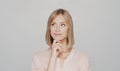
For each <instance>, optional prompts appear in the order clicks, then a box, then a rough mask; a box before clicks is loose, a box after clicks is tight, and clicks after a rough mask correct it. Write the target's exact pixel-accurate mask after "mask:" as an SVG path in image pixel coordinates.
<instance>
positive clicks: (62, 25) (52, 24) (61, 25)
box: [51, 23, 65, 26]
mask: <svg viewBox="0 0 120 71" xmlns="http://www.w3.org/2000/svg"><path fill="white" fill-rule="evenodd" d="M54 25H55V23H52V24H51V26H54ZM61 26H65V24H61Z"/></svg>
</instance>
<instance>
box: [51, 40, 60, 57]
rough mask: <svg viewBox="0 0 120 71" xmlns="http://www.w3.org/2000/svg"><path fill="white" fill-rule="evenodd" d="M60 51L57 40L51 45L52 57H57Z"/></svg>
mask: <svg viewBox="0 0 120 71" xmlns="http://www.w3.org/2000/svg"><path fill="white" fill-rule="evenodd" d="M61 51H62V44H61V43H60V41H59V40H54V41H53V44H52V56H53V57H58V56H59V54H60V52H61Z"/></svg>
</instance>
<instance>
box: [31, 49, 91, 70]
mask: <svg viewBox="0 0 120 71" xmlns="http://www.w3.org/2000/svg"><path fill="white" fill-rule="evenodd" d="M50 52H51V49H45V50H43V51H38V52H36V53H35V54H34V57H33V62H32V71H47V66H48V63H49V59H50ZM60 63H61V62H60V59H59V58H57V60H56V67H55V71H90V68H89V59H88V57H87V56H86V55H85V54H83V53H81V52H80V51H79V50H77V49H74V48H73V49H72V51H71V53H70V55H69V56H68V57H67V58H66V59H65V60H64V63H63V65H62V67H61V64H60Z"/></svg>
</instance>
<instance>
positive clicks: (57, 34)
mask: <svg viewBox="0 0 120 71" xmlns="http://www.w3.org/2000/svg"><path fill="white" fill-rule="evenodd" d="M54 35H55V36H60V35H62V34H60V33H54Z"/></svg>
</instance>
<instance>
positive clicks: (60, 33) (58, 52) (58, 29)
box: [47, 14, 71, 71]
mask: <svg viewBox="0 0 120 71" xmlns="http://www.w3.org/2000/svg"><path fill="white" fill-rule="evenodd" d="M68 28H69V27H68V24H67V23H66V21H65V19H64V16H63V15H61V14H60V15H58V16H56V18H55V19H54V20H53V21H52V23H51V26H50V33H51V36H52V37H53V39H54V41H53V44H52V46H51V50H52V52H51V57H50V60H49V64H48V68H47V71H55V64H56V59H57V58H59V59H60V61H61V67H62V64H63V63H64V60H65V59H66V58H67V56H68V55H69V54H70V51H71V50H68V49H67V42H66V38H67V31H68Z"/></svg>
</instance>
